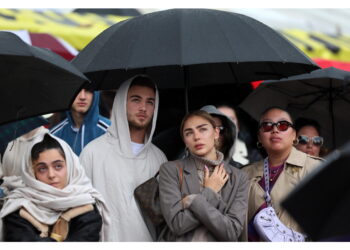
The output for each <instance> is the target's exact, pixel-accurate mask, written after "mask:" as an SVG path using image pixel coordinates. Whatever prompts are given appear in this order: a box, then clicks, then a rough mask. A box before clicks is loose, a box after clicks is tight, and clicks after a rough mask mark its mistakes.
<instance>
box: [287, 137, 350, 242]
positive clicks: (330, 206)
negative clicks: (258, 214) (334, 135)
mask: <svg viewBox="0 0 350 250" xmlns="http://www.w3.org/2000/svg"><path fill="white" fill-rule="evenodd" d="M326 160H327V161H326V162H324V163H323V164H322V165H321V166H319V167H318V168H317V169H315V170H314V171H313V172H312V173H311V174H310V175H308V176H307V177H306V178H305V179H304V180H302V182H300V184H299V185H298V186H297V187H296V188H295V189H294V190H293V191H292V192H291V193H290V194H289V195H288V196H287V197H286V199H285V200H284V201H283V202H282V206H283V207H285V208H286V210H287V211H288V213H289V214H290V215H291V216H293V217H294V219H295V220H296V221H297V222H298V223H299V224H300V226H301V227H302V228H303V229H304V230H305V232H306V233H307V234H308V235H309V236H311V239H312V240H314V241H318V240H325V241H344V240H345V241H349V239H350V228H349V223H350V216H349V210H350V185H349V175H350V168H349V162H350V144H349V143H348V144H346V145H345V146H344V147H343V148H341V149H340V150H336V151H334V152H333V153H331V154H330V155H328V157H327V158H326Z"/></svg>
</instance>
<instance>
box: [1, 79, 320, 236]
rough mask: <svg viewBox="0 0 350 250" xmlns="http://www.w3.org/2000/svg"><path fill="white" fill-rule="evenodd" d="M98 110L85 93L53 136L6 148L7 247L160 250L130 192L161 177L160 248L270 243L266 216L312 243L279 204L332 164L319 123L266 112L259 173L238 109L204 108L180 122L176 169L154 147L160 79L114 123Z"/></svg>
mask: <svg viewBox="0 0 350 250" xmlns="http://www.w3.org/2000/svg"><path fill="white" fill-rule="evenodd" d="M98 103H99V93H98V92H97V91H92V90H89V89H82V90H81V91H80V93H79V94H78V95H77V97H76V99H75V101H74V102H73V104H72V108H71V110H70V111H68V112H67V114H66V117H65V118H61V121H60V122H59V123H58V124H56V126H53V127H52V128H51V129H50V130H48V129H47V128H44V127H39V128H37V129H35V130H33V131H31V132H30V133H28V134H25V135H23V136H21V137H19V138H17V139H15V140H14V141H13V142H10V143H9V144H8V147H7V149H6V150H5V152H4V153H3V155H2V157H1V168H0V169H1V171H0V177H1V179H2V181H3V183H2V184H1V189H2V190H3V193H4V198H3V200H4V203H3V204H2V208H1V212H0V218H1V221H0V233H1V235H0V237H1V239H2V240H4V241H118V242H119V241H128V242H134V241H144V242H145V241H153V240H154V239H153V238H152V236H151V233H150V231H149V228H148V227H147V224H146V222H145V218H144V217H143V216H142V211H140V209H141V208H140V206H139V204H138V203H137V201H136V199H135V196H134V190H135V189H136V188H137V187H138V186H139V185H141V184H142V183H144V182H146V181H147V180H149V179H150V178H152V177H153V176H155V175H156V174H157V173H158V172H159V203H160V209H161V212H162V214H163V216H164V219H165V221H166V225H167V230H166V231H165V233H163V234H161V236H160V237H159V238H158V239H157V240H159V241H264V240H266V238H265V237H264V235H263V234H262V232H261V231H260V230H258V229H257V228H259V227H258V225H256V224H257V222H256V218H257V216H258V214H259V212H261V211H263V210H264V209H265V208H268V207H270V208H273V209H274V212H275V213H276V215H277V217H278V219H279V220H280V221H281V223H283V225H284V226H286V228H288V229H290V230H292V231H293V232H298V233H300V234H302V235H305V232H303V229H302V228H301V227H300V226H299V225H298V223H297V222H296V221H295V220H294V219H293V218H292V217H291V216H290V215H289V214H288V213H287V211H285V209H284V208H283V207H282V206H281V204H280V203H281V201H282V200H283V199H284V198H285V197H286V195H287V194H288V193H289V192H290V191H291V190H292V189H293V188H294V187H295V186H296V185H298V183H299V182H300V181H301V180H302V179H303V178H305V176H307V175H308V174H309V173H310V172H312V171H313V170H314V169H315V168H317V166H318V165H320V163H321V162H322V161H323V160H322V158H320V157H323V156H325V154H326V153H327V152H326V151H325V150H323V149H322V146H323V138H322V137H321V135H320V126H319V124H317V122H316V121H313V120H310V119H299V120H297V121H295V122H294V120H293V118H292V117H291V115H290V114H289V113H288V112H287V111H286V110H284V109H282V108H280V107H270V108H269V109H267V110H265V111H264V112H263V113H262V114H261V117H260V120H259V127H258V131H256V132H257V136H258V142H257V149H256V150H260V151H262V153H261V155H262V156H266V157H265V158H263V157H261V160H259V161H256V162H252V161H249V159H248V149H247V147H246V145H245V142H244V141H243V140H242V139H240V138H239V137H238V134H239V123H238V119H237V116H236V113H235V110H234V108H233V107H230V106H229V105H217V106H214V105H208V106H204V107H202V108H201V109H200V110H195V111H192V112H190V113H188V114H186V115H185V117H184V118H183V120H182V123H181V124H180V131H179V134H180V136H181V138H182V141H183V143H184V145H185V146H184V148H183V153H181V154H180V155H179V157H178V159H177V160H175V161H168V160H167V157H166V155H165V154H164V153H163V152H162V150H160V149H159V148H158V147H156V146H155V145H154V144H153V143H152V139H153V136H154V132H155V129H156V121H157V114H158V109H159V105H160V104H159V93H158V89H157V85H156V83H155V82H154V81H153V80H152V79H150V78H149V77H147V76H145V75H138V76H134V77H132V78H130V79H129V80H127V81H126V82H124V83H123V84H122V85H121V86H120V87H119V88H118V90H117V93H116V95H115V98H114V102H113V107H112V110H111V116H110V117H109V118H106V117H103V116H101V115H100V113H99V108H98ZM179 166H180V167H179ZM180 169H181V173H180ZM180 176H181V177H180ZM305 240H312V239H310V238H309V237H307V235H305Z"/></svg>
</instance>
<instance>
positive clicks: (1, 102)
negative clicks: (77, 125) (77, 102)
mask: <svg viewBox="0 0 350 250" xmlns="http://www.w3.org/2000/svg"><path fill="white" fill-rule="evenodd" d="M0 79H1V80H0V124H4V123H7V122H12V121H15V120H21V119H25V118H28V117H32V116H36V115H41V114H46V113H51V112H58V111H63V110H67V109H69V108H70V106H71V104H72V102H73V101H74V98H75V96H76V95H77V93H78V92H79V90H80V89H81V88H82V86H83V84H84V82H88V79H87V78H86V77H85V76H84V75H83V74H82V73H81V72H80V71H79V70H78V69H76V68H75V67H74V66H73V65H72V64H70V63H69V62H68V61H66V60H65V59H63V58H62V57H61V56H59V55H56V54H55V53H53V52H51V51H49V50H46V49H41V48H37V47H34V46H30V45H28V44H26V43H25V42H23V41H22V40H21V39H20V38H19V37H18V36H16V35H15V34H13V33H10V32H0Z"/></svg>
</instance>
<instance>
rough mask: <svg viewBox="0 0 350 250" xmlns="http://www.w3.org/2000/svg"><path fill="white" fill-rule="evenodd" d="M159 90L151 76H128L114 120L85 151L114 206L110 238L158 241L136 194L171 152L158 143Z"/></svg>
mask: <svg viewBox="0 0 350 250" xmlns="http://www.w3.org/2000/svg"><path fill="white" fill-rule="evenodd" d="M158 103H159V98H158V90H157V88H156V85H155V84H154V83H153V82H152V81H151V79H150V78H148V77H146V76H136V77H133V78H131V79H129V80H127V81H126V82H124V83H123V84H122V85H121V86H120V87H119V89H118V91H117V94H116V96H115V99H114V103H113V108H112V116H111V122H112V124H111V126H110V127H109V128H108V130H107V132H106V134H104V135H102V136H101V137H99V138H97V139H95V140H94V141H92V142H91V143H90V144H89V145H87V146H86V147H85V148H84V150H83V151H82V153H81V155H80V160H81V162H82V164H83V166H84V167H85V170H86V174H87V175H88V177H89V178H90V179H91V181H92V184H93V186H94V187H95V188H96V189H97V190H98V191H99V192H100V193H101V194H102V195H103V196H104V198H105V200H106V202H107V205H108V206H109V209H110V212H111V225H110V227H109V228H110V233H109V234H108V235H111V237H110V238H109V239H108V241H152V237H151V235H150V233H149V231H148V229H147V226H146V224H145V222H144V220H143V218H142V215H141V213H140V211H139V208H138V205H137V203H136V201H135V198H134V190H135V188H136V187H137V186H139V185H140V184H142V183H143V182H145V181H146V180H148V179H150V178H151V177H153V176H154V175H155V174H156V173H157V171H158V170H159V167H160V165H161V164H162V163H163V162H166V161H167V159H166V156H165V155H164V153H163V152H162V151H161V150H160V149H158V148H157V147H156V146H155V145H154V144H152V142H151V141H152V137H153V133H154V130H155V126H156V120H157V113H158Z"/></svg>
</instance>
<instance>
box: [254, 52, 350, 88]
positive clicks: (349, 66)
mask: <svg viewBox="0 0 350 250" xmlns="http://www.w3.org/2000/svg"><path fill="white" fill-rule="evenodd" d="M312 60H313V61H314V62H315V63H317V64H318V65H319V66H320V67H321V68H329V67H334V68H337V69H341V70H347V71H350V62H340V61H336V60H328V59H321V58H315V59H312ZM262 82H263V81H254V82H251V83H250V84H251V85H252V87H253V89H256V88H257V87H259V85H260V83H262Z"/></svg>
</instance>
